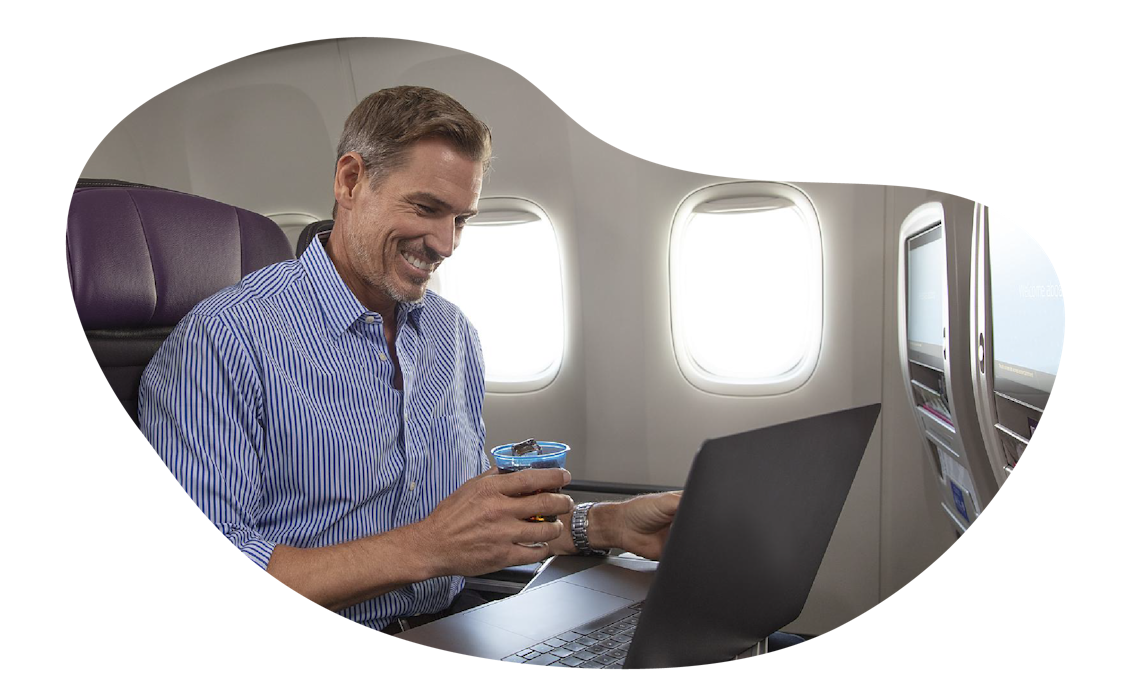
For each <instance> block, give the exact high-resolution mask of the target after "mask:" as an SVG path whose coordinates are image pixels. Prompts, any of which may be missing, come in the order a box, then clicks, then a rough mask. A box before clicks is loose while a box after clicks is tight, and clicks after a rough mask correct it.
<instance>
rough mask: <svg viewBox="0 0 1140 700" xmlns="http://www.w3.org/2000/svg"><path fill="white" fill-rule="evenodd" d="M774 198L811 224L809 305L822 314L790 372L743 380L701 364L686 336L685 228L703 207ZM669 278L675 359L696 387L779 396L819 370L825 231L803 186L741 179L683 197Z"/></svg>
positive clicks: (674, 226) (674, 227)
mask: <svg viewBox="0 0 1140 700" xmlns="http://www.w3.org/2000/svg"><path fill="white" fill-rule="evenodd" d="M770 197H776V198H780V199H784V200H787V201H790V202H791V203H792V205H793V206H794V207H796V209H798V210H799V213H800V215H801V218H802V219H803V221H804V223H805V225H806V228H807V230H806V235H807V237H808V244H809V246H810V248H811V254H812V257H813V259H814V262H813V263H812V264H811V268H812V274H813V276H814V280H812V284H811V285H810V286H811V293H812V298H811V299H809V306H810V308H811V309H812V310H814V311H815V312H816V313H815V315H816V317H817V322H814V323H811V324H809V326H808V333H809V336H808V343H807V348H806V349H805V353H804V355H803V356H802V357H801V358H800V359H799V361H798V362H796V364H795V365H794V366H793V367H792V368H791V369H790V370H788V371H786V372H784V373H782V374H779V375H776V376H773V377H767V378H737V377H725V376H722V375H717V374H713V373H711V372H709V371H707V370H705V369H704V368H702V367H701V366H700V365H699V364H697V362H696V360H695V359H694V358H693V356H692V354H691V352H690V351H689V348H688V347H687V345H686V342H685V337H684V318H683V315H682V313H681V312H680V308H681V304H680V293H681V290H680V289H679V288H678V286H677V284H675V278H676V277H677V273H678V265H679V262H678V261H679V257H680V255H679V253H680V248H681V245H682V242H683V241H684V236H685V232H686V229H687V228H688V225H689V223H690V221H691V220H692V216H693V214H694V212H695V210H696V209H697V208H698V207H701V206H703V205H709V204H712V203H716V202H720V201H722V200H733V199H736V200H741V202H742V203H743V204H745V205H746V204H747V203H748V202H749V201H751V202H752V203H753V204H760V205H762V202H763V200H764V199H765V198H770ZM727 204H728V203H726V205H727ZM667 280H668V282H667V283H668V295H667V296H668V299H669V333H670V336H671V339H672V345H673V357H674V360H675V361H676V363H677V367H678V370H679V371H680V372H681V375H682V376H683V377H684V378H685V380H686V381H687V382H689V384H691V385H692V386H694V387H695V388H697V389H700V390H702V391H705V392H708V393H711V394H719V395H723V396H775V395H779V394H787V393H790V392H792V391H795V390H796V389H799V388H800V387H802V386H803V385H804V384H806V383H807V381H808V380H809V379H810V378H811V377H812V375H813V374H814V373H815V370H816V367H817V366H818V365H819V358H820V355H821V353H822V346H823V325H824V296H823V294H824V289H823V286H824V260H823V234H822V231H821V227H820V223H819V214H818V212H817V210H816V208H815V206H814V205H813V204H812V201H811V199H810V198H809V197H808V195H807V193H806V192H804V191H803V190H801V189H799V188H798V187H795V186H794V185H790V184H787V183H780V182H760V181H737V182H722V183H716V184H712V185H708V186H705V187H702V188H700V189H697V190H695V191H694V192H691V193H690V194H689V195H688V196H686V197H685V198H684V199H682V200H681V202H680V204H678V206H677V211H676V212H675V214H674V215H673V222H672V224H671V226H670V231H669V260H668V276H667Z"/></svg>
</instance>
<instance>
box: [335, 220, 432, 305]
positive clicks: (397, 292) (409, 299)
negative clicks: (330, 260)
mask: <svg viewBox="0 0 1140 700" xmlns="http://www.w3.org/2000/svg"><path fill="white" fill-rule="evenodd" d="M348 239H349V241H348V245H349V249H350V251H351V252H352V257H353V258H354V259H355V260H356V263H357V265H356V268H357V270H358V271H359V274H360V277H361V278H362V279H363V280H364V281H365V282H367V283H368V284H370V285H372V286H373V287H377V288H379V289H380V290H381V291H383V292H384V293H385V294H386V295H388V298H389V299H392V300H393V301H395V302H397V303H401V304H411V303H415V302H418V301H420V300H421V299H423V298H424V286H423V285H417V286H416V287H415V291H414V292H412V293H411V294H409V293H407V292H405V291H403V290H402V289H400V287H399V286H398V285H397V284H396V282H395V280H394V279H392V278H393V277H394V273H392V272H377V271H376V270H375V269H373V267H372V265H371V262H372V255H371V252H370V251H369V250H368V249H367V248H366V247H365V246H364V241H363V240H362V239H361V238H360V237H359V236H349V237H348ZM396 254H397V255H399V254H400V253H399V251H397V252H396Z"/></svg>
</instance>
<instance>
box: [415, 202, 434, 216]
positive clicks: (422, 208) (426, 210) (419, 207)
mask: <svg viewBox="0 0 1140 700" xmlns="http://www.w3.org/2000/svg"><path fill="white" fill-rule="evenodd" d="M415 207H416V211H418V212H419V213H421V214H434V213H435V209H434V208H433V207H429V206H428V205H426V204H416V205H415Z"/></svg>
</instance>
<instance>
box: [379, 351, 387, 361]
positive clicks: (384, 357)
mask: <svg viewBox="0 0 1140 700" xmlns="http://www.w3.org/2000/svg"><path fill="white" fill-rule="evenodd" d="M387 359H388V356H387V355H385V354H384V353H380V361H381V362H384V361H385V360H387Z"/></svg>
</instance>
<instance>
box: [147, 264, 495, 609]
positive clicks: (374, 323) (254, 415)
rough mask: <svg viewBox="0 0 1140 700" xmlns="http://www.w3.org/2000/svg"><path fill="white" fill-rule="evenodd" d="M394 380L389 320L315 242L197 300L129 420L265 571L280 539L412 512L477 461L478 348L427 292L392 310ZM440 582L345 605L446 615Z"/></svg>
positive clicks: (299, 543)
mask: <svg viewBox="0 0 1140 700" xmlns="http://www.w3.org/2000/svg"><path fill="white" fill-rule="evenodd" d="M396 325H397V336H396V352H397V354H398V356H399V361H400V367H401V370H402V372H403V391H397V390H396V389H394V388H393V386H392V379H393V372H394V369H395V368H394V366H393V364H392V362H390V361H389V360H388V357H387V354H388V348H387V344H386V343H385V341H384V331H383V321H382V319H381V317H380V315H379V314H377V313H373V312H371V311H369V310H367V309H366V308H365V307H364V306H363V305H362V304H361V303H360V302H359V301H358V300H357V299H356V297H355V296H354V295H353V294H352V292H351V291H350V290H349V289H348V287H347V286H346V285H345V284H344V282H343V281H342V280H341V278H340V276H339V275H338V274H337V272H336V268H334V267H333V264H332V262H331V261H330V260H329V258H328V255H327V254H326V253H325V251H324V248H323V246H322V245H320V244H319V242H318V241H314V243H313V244H312V245H310V246H309V247H308V248H307V249H306V250H305V253H304V254H303V255H302V256H301V258H300V259H298V260H289V261H286V262H282V263H277V264H275V265H270V266H269V267H266V268H264V269H262V270H259V271H257V272H254V273H252V274H250V275H248V276H246V277H245V278H244V279H243V280H242V281H241V282H239V283H238V284H237V285H234V286H232V287H229V288H227V289H224V290H222V291H220V292H218V293H217V294H215V295H214V296H212V297H210V298H208V299H206V300H205V301H203V302H201V303H200V304H198V305H197V306H196V307H195V308H194V309H193V310H192V311H191V312H190V313H189V315H187V316H186V318H184V319H183V320H182V322H181V323H179V324H178V326H177V327H176V328H175V329H174V331H173V332H172V333H171V335H170V337H169V338H168V339H167V341H166V342H165V343H164V344H163V345H162V348H161V349H160V350H159V351H158V353H157V354H156V355H155V356H154V359H153V360H152V361H151V363H150V365H149V366H148V367H147V369H146V372H145V373H144V374H143V378H142V384H141V386H140V389H139V425H140V427H141V428H142V431H143V433H144V434H145V435H146V437H147V439H149V440H150V442H151V444H152V445H154V448H155V450H157V451H158V454H159V456H160V457H162V459H163V460H164V461H165V462H166V464H167V466H169V467H170V471H171V472H173V474H174V476H175V477H176V478H177V479H178V480H179V482H181V483H182V485H183V487H185V489H186V491H187V493H189V494H190V497H191V498H193V499H194V501H195V502H196V503H197V504H198V506H199V507H200V508H201V509H202V511H203V512H205V514H206V516H207V517H209V518H210V520H211V521H213V522H214V524H215V525H217V527H218V529H220V530H221V531H222V533H223V534H224V535H225V536H226V537H227V538H229V540H230V541H231V542H232V543H233V544H234V545H236V546H237V547H238V548H239V549H241V551H242V552H244V553H245V554H246V555H247V556H248V557H249V558H250V559H252V560H253V561H254V562H256V563H257V564H258V565H260V566H261V567H262V568H265V567H267V566H268V563H269V557H270V555H271V554H272V553H273V547H274V546H275V545H276V544H279V543H280V544H286V545H290V546H293V547H321V546H326V545H331V544H336V543H339V542H344V541H347V540H354V539H358V538H361V537H367V536H369V535H374V534H377V533H381V532H385V531H387V530H390V529H393V528H397V527H400V526H403V525H407V524H409V523H412V522H415V521H418V520H422V519H423V518H424V517H425V516H427V515H428V513H430V512H431V511H432V510H433V509H434V508H435V506H436V505H437V504H438V503H439V502H440V501H441V500H443V499H444V498H445V497H447V496H448V495H449V494H451V493H452V492H453V491H455V489H456V488H458V487H459V486H460V484H462V483H463V482H465V481H467V480H468V479H470V478H471V477H473V476H475V475H477V474H478V473H479V472H481V471H483V470H485V469H487V468H488V467H489V464H488V462H487V457H486V454H485V453H484V443H485V440H486V431H485V428H484V425H483V419H482V410H483V388H484V378H483V356H482V351H481V349H480V346H479V339H478V336H477V335H476V333H475V329H474V328H473V327H472V326H471V324H470V322H469V321H468V320H467V319H466V318H465V317H464V316H463V315H462V314H461V313H460V312H459V310H458V309H457V308H456V307H455V305H454V304H451V303H450V302H448V301H446V300H444V299H443V298H441V297H439V296H438V295H436V294H434V293H432V292H430V291H429V292H427V294H426V295H425V297H424V299H423V300H422V301H421V302H419V303H417V304H400V305H399V307H398V310H397V317H396ZM462 586H463V579H462V577H458V576H450V577H442V578H435V579H430V580H428V581H423V582H420V583H416V584H413V585H411V586H408V587H406V588H402V589H399V590H396V591H393V592H391V593H388V594H386V595H383V596H379V597H377V598H373V599H371V600H367V601H364V602H362V603H359V604H357V605H353V606H351V607H349V608H346V609H344V610H342V611H341V614H342V615H345V616H346V617H348V618H350V619H352V620H355V621H357V622H360V623H362V624H365V625H368V626H369V627H374V628H377V629H380V628H383V627H384V626H385V625H387V624H388V623H389V622H391V621H392V620H393V619H394V618H396V617H406V616H410V615H415V614H420V613H425V612H434V611H437V610H441V609H443V608H445V607H447V605H448V604H449V603H450V601H451V599H452V598H453V597H454V596H455V595H456V594H457V593H458V592H459V591H460V589H461V588H462Z"/></svg>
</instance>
